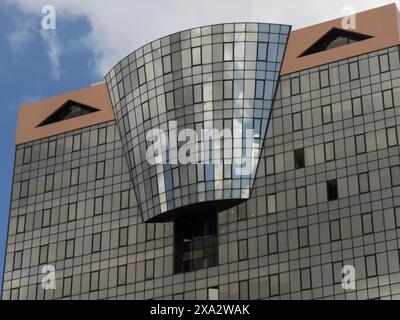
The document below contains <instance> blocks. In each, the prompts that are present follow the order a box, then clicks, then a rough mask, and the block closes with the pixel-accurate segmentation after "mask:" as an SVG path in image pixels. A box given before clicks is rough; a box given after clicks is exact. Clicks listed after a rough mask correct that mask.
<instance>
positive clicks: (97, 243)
mask: <svg viewBox="0 0 400 320" xmlns="http://www.w3.org/2000/svg"><path fill="white" fill-rule="evenodd" d="M100 250H101V232H99V233H95V234H93V235H92V252H93V253H94V252H99V251H100Z"/></svg>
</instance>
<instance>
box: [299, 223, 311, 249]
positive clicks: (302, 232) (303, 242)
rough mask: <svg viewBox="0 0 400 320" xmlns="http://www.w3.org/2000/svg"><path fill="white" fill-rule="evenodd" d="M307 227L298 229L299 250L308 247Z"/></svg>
mask: <svg viewBox="0 0 400 320" xmlns="http://www.w3.org/2000/svg"><path fill="white" fill-rule="evenodd" d="M308 245H309V242H308V227H301V228H299V246H300V248H304V247H308Z"/></svg>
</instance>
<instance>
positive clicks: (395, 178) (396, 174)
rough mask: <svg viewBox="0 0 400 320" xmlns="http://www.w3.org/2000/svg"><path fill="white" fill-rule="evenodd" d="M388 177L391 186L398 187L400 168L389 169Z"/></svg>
mask: <svg viewBox="0 0 400 320" xmlns="http://www.w3.org/2000/svg"><path fill="white" fill-rule="evenodd" d="M390 175H391V178H392V186H393V187H395V186H398V185H400V167H398V166H396V167H391V168H390Z"/></svg>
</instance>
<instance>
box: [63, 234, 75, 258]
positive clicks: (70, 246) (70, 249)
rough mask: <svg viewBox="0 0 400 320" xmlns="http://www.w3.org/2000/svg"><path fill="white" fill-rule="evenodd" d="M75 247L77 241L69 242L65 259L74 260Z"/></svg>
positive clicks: (71, 240)
mask: <svg viewBox="0 0 400 320" xmlns="http://www.w3.org/2000/svg"><path fill="white" fill-rule="evenodd" d="M74 247H75V240H74V239H70V240H67V244H66V246H65V258H66V259H68V258H72V257H73V256H74Z"/></svg>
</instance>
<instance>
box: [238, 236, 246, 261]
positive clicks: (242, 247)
mask: <svg viewBox="0 0 400 320" xmlns="http://www.w3.org/2000/svg"><path fill="white" fill-rule="evenodd" d="M246 259H247V239H245V240H240V241H239V260H246Z"/></svg>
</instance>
